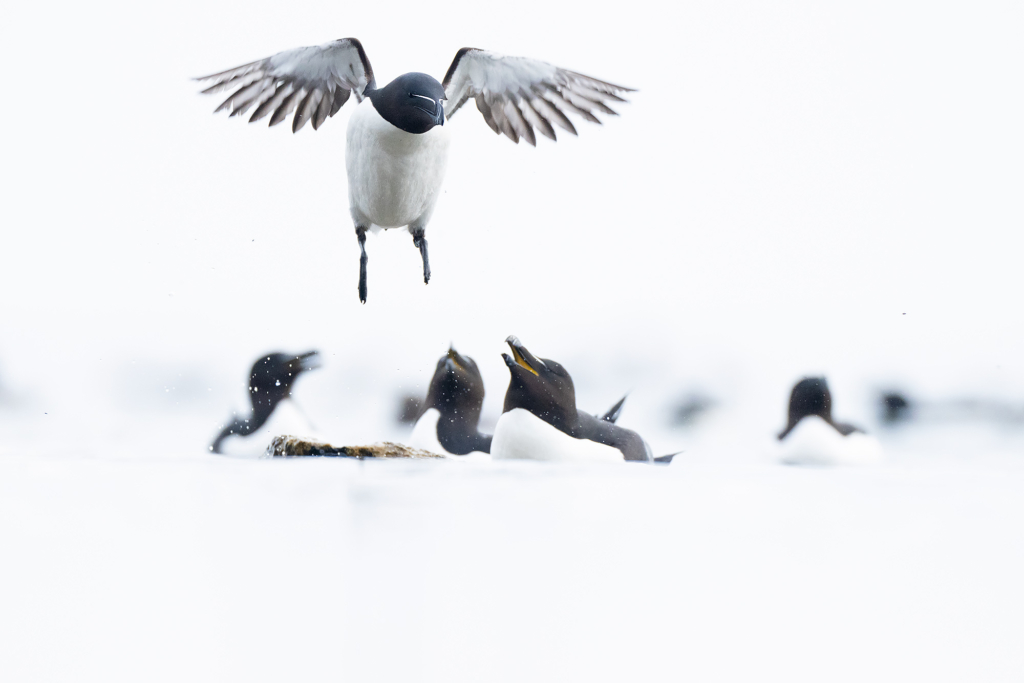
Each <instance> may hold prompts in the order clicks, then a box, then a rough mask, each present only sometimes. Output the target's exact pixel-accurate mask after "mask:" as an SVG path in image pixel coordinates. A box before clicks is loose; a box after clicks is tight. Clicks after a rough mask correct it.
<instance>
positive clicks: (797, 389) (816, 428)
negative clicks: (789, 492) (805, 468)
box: [778, 377, 882, 465]
mask: <svg viewBox="0 0 1024 683" xmlns="http://www.w3.org/2000/svg"><path fill="white" fill-rule="evenodd" d="M778 440H779V442H780V447H781V456H780V459H781V460H782V462H784V463H786V464H791V465H840V464H859V463H869V462H875V461H878V460H880V459H881V457H882V447H881V444H879V443H878V440H877V439H875V437H873V436H870V435H868V434H866V433H865V432H864V430H862V429H861V428H859V427H855V426H854V425H851V424H846V423H843V422H836V421H835V420H833V419H832V392H831V391H829V388H828V382H826V381H825V378H824V377H806V378H804V379H802V380H800V381H799V382H797V383H796V385H795V386H794V387H793V391H792V392H791V393H790V397H789V421H788V423H787V424H786V428H785V429H783V430H782V432H780V433H779V435H778Z"/></svg>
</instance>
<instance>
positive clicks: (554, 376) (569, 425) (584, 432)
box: [491, 336, 672, 462]
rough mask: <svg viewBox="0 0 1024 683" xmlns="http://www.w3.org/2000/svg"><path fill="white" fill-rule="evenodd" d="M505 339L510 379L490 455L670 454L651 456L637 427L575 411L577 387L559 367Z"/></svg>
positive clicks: (616, 457) (602, 458) (601, 458)
mask: <svg viewBox="0 0 1024 683" xmlns="http://www.w3.org/2000/svg"><path fill="white" fill-rule="evenodd" d="M505 342H506V343H507V344H508V345H509V348H510V349H511V350H512V355H511V356H509V355H508V354H507V353H503V354H501V355H502V358H504V360H505V365H507V366H508V369H509V373H510V374H511V378H510V381H509V385H508V390H507V391H506V392H505V405H504V412H503V413H502V415H501V418H500V419H499V420H498V424H497V426H495V428H494V440H493V441H492V443H491V455H492V457H494V458H495V459H530V460H563V461H583V462H622V461H623V460H630V461H638V462H655V461H658V462H668V461H670V460H671V459H672V456H666V457H665V458H659V459H655V458H653V457H652V456H651V451H650V448H648V446H647V444H646V443H645V442H644V440H643V439H642V438H640V435H639V434H637V433H636V432H634V431H632V430H630V429H625V428H623V427H619V426H618V425H615V424H613V423H612V422H611V421H610V420H606V419H602V418H599V417H595V416H593V415H590V414H588V413H585V412H583V411H580V410H577V409H576V389H575V387H574V386H573V382H572V377H571V376H570V375H569V372H568V371H567V370H566V369H565V368H564V367H562V366H561V365H560V364H558V363H556V362H555V361H553V360H549V359H547V358H537V357H536V356H534V355H533V354H532V353H530V351H529V350H528V349H527V348H526V347H525V346H523V344H522V343H521V342H520V341H519V340H518V339H517V338H516V337H514V336H511V337H509V338H508V339H506V340H505ZM619 407H621V406H620V405H619V404H616V408H619ZM611 412H615V408H613V411H611Z"/></svg>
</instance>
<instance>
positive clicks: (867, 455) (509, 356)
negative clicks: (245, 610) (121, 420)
mask: <svg viewBox="0 0 1024 683" xmlns="http://www.w3.org/2000/svg"><path fill="white" fill-rule="evenodd" d="M505 343H506V344H507V345H508V347H509V350H510V352H511V353H503V354H502V359H503V360H504V362H505V365H506V367H507V368H508V371H509V384H508V388H507V389H506V391H505V400H504V405H503V408H502V414H501V417H500V418H499V419H498V422H497V424H496V425H495V428H494V434H484V433H482V432H481V431H480V429H479V424H480V413H481V410H482V409H483V401H484V383H483V377H482V376H481V374H480V370H479V369H478V368H477V364H476V361H474V360H473V359H472V358H470V357H469V356H464V355H462V354H460V353H459V352H458V351H456V350H455V349H454V348H449V350H448V352H447V353H446V354H445V355H443V356H441V358H439V359H438V361H437V365H436V367H435V368H434V374H433V376H432V377H431V379H430V384H429V387H428V389H427V395H426V399H425V400H424V401H422V403H421V404H420V409H419V411H418V415H417V418H416V421H415V425H414V427H413V429H412V433H411V435H410V437H409V439H408V443H407V445H408V446H410V447H413V448H419V449H422V450H426V451H430V452H432V453H436V454H439V455H443V456H447V457H451V458H457V459H471V460H489V459H497V460H543V461H561V462H642V463H651V464H669V463H671V462H672V459H673V457H675V456H676V455H678V453H671V454H667V455H661V456H655V455H654V454H653V453H652V452H651V448H650V446H648V444H647V442H646V441H644V439H643V438H642V437H641V436H640V435H639V434H637V433H636V432H635V431H633V430H631V429H626V428H624V427H621V426H619V425H617V424H616V421H617V420H618V418H619V415H620V414H621V412H622V407H623V404H624V402H625V400H626V399H625V397H623V398H622V399H621V400H620V401H619V402H618V403H616V404H615V405H614V406H612V407H611V408H610V409H609V410H607V411H606V412H605V413H603V414H601V415H592V414H590V413H589V412H586V411H584V410H581V409H580V408H579V407H578V406H577V405H576V392H575V388H574V385H573V381H572V376H571V375H570V374H569V371H568V370H566V369H565V367H564V366H562V365H561V364H560V363H558V362H556V361H554V360H551V359H549V358H539V357H537V356H535V355H534V354H533V353H532V352H530V350H529V349H527V348H526V346H525V345H524V344H523V343H522V342H521V341H519V339H518V338H516V337H515V336H510V337H508V338H507V339H506V340H505ZM317 367H319V363H318V362H317V353H316V351H309V352H306V353H302V354H299V355H294V356H292V355H287V354H283V353H272V354H268V355H266V356H264V357H262V358H260V359H258V360H257V361H256V363H255V364H254V365H253V367H252V371H251V373H250V377H249V396H250V401H251V403H252V412H251V413H250V415H249V416H248V417H244V418H235V419H233V420H232V421H231V422H230V423H229V424H227V425H226V426H225V427H224V428H223V429H222V430H221V432H220V433H219V434H218V435H217V437H216V438H215V439H214V441H213V443H212V444H211V445H210V450H211V451H212V452H214V453H229V454H231V453H234V454H249V455H255V454H260V453H263V452H264V451H265V449H266V446H267V445H268V444H269V443H270V440H271V439H272V438H273V437H275V436H281V435H282V430H304V429H305V430H311V427H310V426H309V425H308V421H305V418H304V417H302V416H301V414H300V413H298V411H297V408H296V407H295V406H294V404H293V402H292V401H291V400H289V399H290V397H291V391H292V387H293V385H294V382H295V380H296V378H297V377H298V376H299V375H300V374H302V373H303V372H306V371H308V370H311V369H314V368H317ZM282 413H283V414H284V415H283V416H282ZM272 415H274V416H275V418H277V419H275V420H274V424H271V422H270V418H271V416H272ZM284 425H287V426H284ZM293 435H294V436H300V437H302V436H311V434H307V433H301V432H300V433H298V434H293ZM778 441H779V444H780V453H779V457H780V459H781V460H782V461H783V462H785V463H789V464H810V465H830V464H856V463H869V462H875V461H877V460H879V459H880V458H881V456H882V451H881V447H880V445H879V444H878V441H877V440H876V439H875V438H874V437H872V436H869V435H868V434H866V433H865V432H864V431H863V430H862V429H860V428H858V427H855V426H853V425H849V424H846V423H841V422H836V421H835V420H834V419H833V418H832V395H831V392H830V391H829V388H828V384H827V382H826V381H825V379H824V378H821V377H812V378H805V379H802V380H800V381H799V382H798V383H797V384H796V386H794V387H793V391H792V393H791V395H790V399H789V419H788V423H787V425H786V427H785V429H783V430H782V432H780V433H779V435H778Z"/></svg>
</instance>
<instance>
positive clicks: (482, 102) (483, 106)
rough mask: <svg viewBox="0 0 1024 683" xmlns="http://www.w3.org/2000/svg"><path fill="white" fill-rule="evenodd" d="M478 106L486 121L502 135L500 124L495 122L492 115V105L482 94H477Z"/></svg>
mask: <svg viewBox="0 0 1024 683" xmlns="http://www.w3.org/2000/svg"><path fill="white" fill-rule="evenodd" d="M476 108H477V109H478V110H479V111H480V114H481V115H482V116H483V117H484V121H485V122H486V123H487V125H488V126H490V127H491V130H493V131H494V132H495V133H497V134H498V135H501V129H500V128H498V124H496V123H495V122H494V116H492V115H491V106H490V105H489V104H487V100H486V99H484V96H483V95H482V94H480V95H477V96H476Z"/></svg>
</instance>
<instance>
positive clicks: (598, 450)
mask: <svg viewBox="0 0 1024 683" xmlns="http://www.w3.org/2000/svg"><path fill="white" fill-rule="evenodd" d="M491 457H493V458H494V459H495V460H523V459H525V460H550V461H564V462H624V460H623V457H622V451H620V450H619V449H618V448H612V447H611V446H606V445H604V444H603V443H598V442H596V441H589V440H587V439H575V438H573V437H571V436H569V435H568V434H566V433H565V432H562V431H559V430H558V429H556V428H555V427H552V426H551V425H549V424H548V423H547V422H545V421H544V420H542V419H540V418H539V417H537V416H536V415H534V414H533V413H531V412H530V411H528V410H524V409H523V408H514V409H512V410H510V411H508V412H507V413H504V414H502V416H501V418H500V419H499V420H498V424H497V425H496V426H495V428H494V439H493V440H492V442H491Z"/></svg>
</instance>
